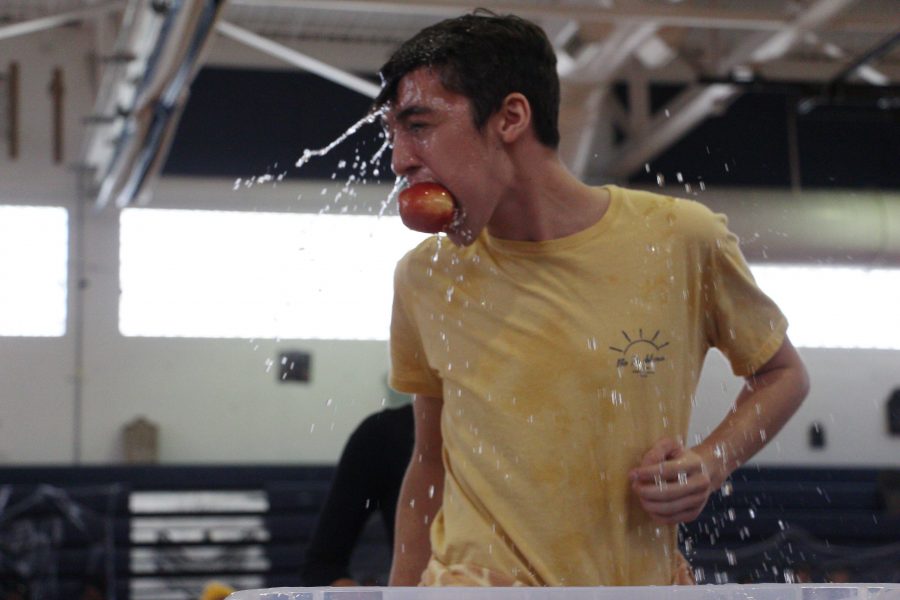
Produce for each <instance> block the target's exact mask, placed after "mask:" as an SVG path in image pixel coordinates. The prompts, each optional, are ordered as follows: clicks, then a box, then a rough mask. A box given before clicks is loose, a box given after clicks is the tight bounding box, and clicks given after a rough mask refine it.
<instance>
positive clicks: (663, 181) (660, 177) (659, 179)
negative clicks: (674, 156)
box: [656, 173, 666, 187]
mask: <svg viewBox="0 0 900 600" xmlns="http://www.w3.org/2000/svg"><path fill="white" fill-rule="evenodd" d="M656 185H658V186H659V187H662V186H664V185H666V177H665V175H663V174H662V173H657V174H656Z"/></svg>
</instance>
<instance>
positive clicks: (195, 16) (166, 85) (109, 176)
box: [85, 0, 224, 208]
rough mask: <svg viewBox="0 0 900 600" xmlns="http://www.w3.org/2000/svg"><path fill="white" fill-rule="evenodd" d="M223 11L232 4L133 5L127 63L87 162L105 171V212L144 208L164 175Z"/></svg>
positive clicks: (125, 28) (125, 32)
mask: <svg viewBox="0 0 900 600" xmlns="http://www.w3.org/2000/svg"><path fill="white" fill-rule="evenodd" d="M223 5H224V0H168V1H165V0H133V1H132V2H130V3H129V5H128V7H127V9H126V11H125V14H124V17H123V21H122V30H121V31H120V35H119V40H118V42H117V45H116V55H117V56H118V58H119V60H120V64H119V65H113V66H112V67H111V68H112V69H113V71H112V75H111V76H110V77H108V78H106V77H105V78H104V81H103V89H102V90H101V94H100V96H99V97H98V103H100V104H103V103H105V106H102V105H101V106H99V107H98V111H99V113H98V119H97V121H98V123H97V125H96V129H95V131H94V135H93V137H92V139H91V142H89V144H88V147H87V150H86V156H85V162H86V163H87V166H89V167H93V168H95V169H97V174H98V177H99V179H98V183H99V192H98V193H97V206H98V207H101V208H102V207H103V206H106V205H107V204H108V203H109V202H111V201H112V202H115V204H116V205H117V206H120V207H122V206H126V205H128V204H131V203H133V202H135V201H137V200H138V199H139V198H140V196H141V195H142V194H144V193H145V192H146V191H147V189H148V187H149V182H150V181H151V180H152V179H154V178H155V177H157V176H158V174H159V171H160V169H161V168H162V164H163V162H164V161H165V157H166V154H167V153H168V149H169V146H170V144H171V141H172V138H173V137H174V134H175V130H176V128H177V125H178V119H179V117H180V116H181V112H182V110H183V108H184V105H185V104H186V102H187V97H188V94H189V90H190V84H191V82H192V81H193V79H194V77H195V75H196V74H197V71H198V70H199V67H200V65H201V64H202V57H203V54H204V51H205V49H206V48H207V46H208V41H209V38H210V34H211V33H212V32H213V31H214V28H215V24H216V21H217V19H218V18H219V15H220V13H221V8H222V6H223ZM122 65H124V67H123V66H122ZM111 111H116V113H117V114H109V113H110V112H111ZM110 133H113V135H112V136H109V134H110ZM110 137H111V139H113V140H114V144H113V146H112V149H111V150H110V148H109V147H108V146H106V144H108V143H109V142H108V140H109V139H110Z"/></svg>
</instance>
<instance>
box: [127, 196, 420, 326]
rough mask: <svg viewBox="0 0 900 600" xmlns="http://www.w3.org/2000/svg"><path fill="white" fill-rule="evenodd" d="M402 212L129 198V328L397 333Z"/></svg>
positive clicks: (404, 243)
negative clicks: (196, 206)
mask: <svg viewBox="0 0 900 600" xmlns="http://www.w3.org/2000/svg"><path fill="white" fill-rule="evenodd" d="M424 237H425V236H424V235H423V234H419V233H415V232H412V231H409V230H408V229H406V228H405V227H404V226H403V224H402V223H401V222H400V218H399V217H377V216H368V215H366V216H356V215H318V214H306V213H252V212H220V211H196V210H162V209H139V208H130V209H125V210H124V211H122V215H121V238H120V239H121V246H120V258H121V265H120V273H121V278H120V279H121V289H122V295H121V299H120V312H119V329H120V331H121V332H122V334H123V335H126V336H153V337H203V338H207V337H217V338H299V339H343V340H348V339H374V340H385V339H387V337H388V329H389V323H390V313H391V310H390V309H391V300H392V297H393V273H394V266H395V265H396V262H397V260H398V259H399V258H400V257H401V256H403V254H404V253H405V252H407V251H408V250H409V249H410V248H412V247H413V246H414V245H415V244H416V243H417V242H419V241H420V240H422V239H424Z"/></svg>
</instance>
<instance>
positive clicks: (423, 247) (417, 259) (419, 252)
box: [394, 235, 442, 284]
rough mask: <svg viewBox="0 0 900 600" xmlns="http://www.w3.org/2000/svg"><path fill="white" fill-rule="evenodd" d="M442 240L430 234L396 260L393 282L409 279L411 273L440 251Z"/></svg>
mask: <svg viewBox="0 0 900 600" xmlns="http://www.w3.org/2000/svg"><path fill="white" fill-rule="evenodd" d="M441 244H442V242H441V241H440V240H438V237H437V236H436V235H433V236H430V237H428V238H425V239H424V240H422V241H421V242H420V243H419V244H418V245H416V246H415V247H414V248H413V249H411V250H410V251H409V252H407V253H406V254H404V255H403V257H402V258H401V259H400V260H399V261H397V266H396V268H395V270H394V283H395V284H403V283H406V282H408V281H409V279H410V276H411V273H414V272H416V271H417V270H419V269H420V268H422V267H424V266H425V265H426V264H427V262H428V261H429V260H431V258H432V257H434V256H435V254H437V253H439V252H440V246H441Z"/></svg>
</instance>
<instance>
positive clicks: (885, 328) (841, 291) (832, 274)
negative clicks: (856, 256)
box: [751, 265, 900, 350]
mask: <svg viewBox="0 0 900 600" xmlns="http://www.w3.org/2000/svg"><path fill="white" fill-rule="evenodd" d="M751 270H752V272H753V276H754V278H755V279H756V281H757V283H758V284H759V286H760V287H761V288H762V289H763V291H765V292H766V293H767V294H768V295H769V297H771V298H772V299H773V300H774V301H775V302H777V303H778V305H779V307H781V310H782V311H783V312H784V314H785V315H786V316H787V319H788V322H789V323H790V327H789V329H788V335H789V336H790V338H791V341H792V342H793V343H794V345H795V346H801V347H807V348H876V349H884V350H900V310H898V307H900V269H874V268H872V269H866V268H860V267H831V266H829V267H825V266H774V265H753V266H752V267H751Z"/></svg>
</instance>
